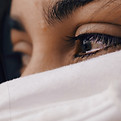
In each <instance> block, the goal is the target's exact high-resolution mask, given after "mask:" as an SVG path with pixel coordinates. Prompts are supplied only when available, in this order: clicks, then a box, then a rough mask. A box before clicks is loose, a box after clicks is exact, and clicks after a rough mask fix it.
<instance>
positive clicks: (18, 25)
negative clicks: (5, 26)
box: [8, 17, 25, 31]
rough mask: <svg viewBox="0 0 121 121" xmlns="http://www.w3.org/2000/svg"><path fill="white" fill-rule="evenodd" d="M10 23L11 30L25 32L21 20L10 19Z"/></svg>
mask: <svg viewBox="0 0 121 121" xmlns="http://www.w3.org/2000/svg"><path fill="white" fill-rule="evenodd" d="M8 23H9V27H10V28H11V29H15V30H19V31H25V29H24V27H23V25H22V23H21V22H20V21H19V20H17V19H14V18H12V17H9V19H8Z"/></svg>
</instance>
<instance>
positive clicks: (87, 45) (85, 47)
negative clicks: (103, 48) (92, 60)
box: [82, 41, 92, 53]
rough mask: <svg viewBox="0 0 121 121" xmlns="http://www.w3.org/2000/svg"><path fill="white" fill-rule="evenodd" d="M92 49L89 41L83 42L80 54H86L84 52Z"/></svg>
mask: <svg viewBox="0 0 121 121" xmlns="http://www.w3.org/2000/svg"><path fill="white" fill-rule="evenodd" d="M91 49H92V44H91V42H89V41H83V44H82V52H83V53H86V51H90V50H91Z"/></svg>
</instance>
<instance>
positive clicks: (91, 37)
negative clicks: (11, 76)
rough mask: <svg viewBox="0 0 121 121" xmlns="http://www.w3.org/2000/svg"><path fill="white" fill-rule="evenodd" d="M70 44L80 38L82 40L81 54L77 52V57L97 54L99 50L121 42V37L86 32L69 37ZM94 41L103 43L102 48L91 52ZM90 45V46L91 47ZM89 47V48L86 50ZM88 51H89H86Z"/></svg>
mask: <svg viewBox="0 0 121 121" xmlns="http://www.w3.org/2000/svg"><path fill="white" fill-rule="evenodd" d="M68 38H69V42H70V44H71V45H72V44H73V45H74V43H75V42H76V41H77V40H79V41H80V48H81V50H82V51H81V52H80V53H81V54H80V55H79V53H77V54H75V58H76V57H81V58H83V57H85V56H87V57H89V56H91V55H94V54H96V53H97V52H99V51H101V50H104V49H108V48H109V47H113V46H117V45H120V44H121V38H120V37H115V36H111V35H107V34H99V33H86V34H80V35H79V36H77V37H68ZM93 43H96V44H100V43H101V44H102V48H101V49H98V50H95V51H93V52H89V51H90V50H91V46H92V44H93ZM88 45H89V46H90V47H89V48H86V47H88ZM85 49H87V50H85ZM86 52H87V53H86Z"/></svg>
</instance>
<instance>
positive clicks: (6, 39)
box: [0, 0, 22, 83]
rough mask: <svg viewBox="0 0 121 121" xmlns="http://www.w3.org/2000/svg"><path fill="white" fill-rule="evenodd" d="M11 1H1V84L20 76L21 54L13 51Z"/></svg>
mask: <svg viewBox="0 0 121 121" xmlns="http://www.w3.org/2000/svg"><path fill="white" fill-rule="evenodd" d="M10 6H11V0H0V83H3V82H5V81H8V80H12V79H14V78H17V77H19V76H20V72H19V70H20V68H21V64H22V63H21V54H20V53H15V52H13V51H12V43H11V39H10V30H11V28H10V26H9V15H10Z"/></svg>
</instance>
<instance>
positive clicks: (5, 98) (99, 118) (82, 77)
mask: <svg viewBox="0 0 121 121" xmlns="http://www.w3.org/2000/svg"><path fill="white" fill-rule="evenodd" d="M120 63H121V51H118V52H115V53H111V54H107V55H104V56H100V57H97V58H95V59H91V60H88V61H84V62H81V63H78V64H73V65H70V66H65V67H62V68H59V69H55V70H52V71H47V72H44V73H39V74H35V75H32V76H27V77H24V78H18V79H16V80H12V81H9V82H6V83H3V84H1V85H0V121H10V120H11V121H121V76H120V74H121V66H120Z"/></svg>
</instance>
